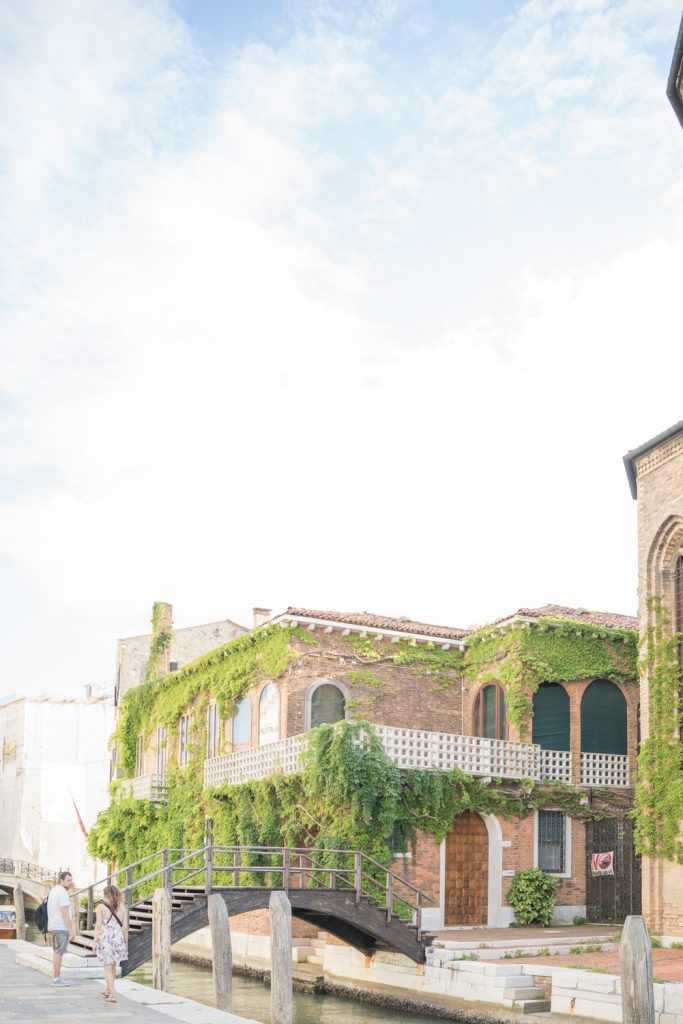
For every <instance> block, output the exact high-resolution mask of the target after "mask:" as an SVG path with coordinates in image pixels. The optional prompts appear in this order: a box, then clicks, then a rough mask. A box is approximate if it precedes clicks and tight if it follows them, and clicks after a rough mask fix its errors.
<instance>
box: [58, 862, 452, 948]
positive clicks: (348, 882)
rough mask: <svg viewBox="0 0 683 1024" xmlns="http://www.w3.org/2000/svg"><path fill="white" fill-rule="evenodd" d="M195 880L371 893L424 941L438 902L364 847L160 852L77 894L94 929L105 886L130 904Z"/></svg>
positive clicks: (222, 885)
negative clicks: (426, 921) (429, 906)
mask: <svg viewBox="0 0 683 1024" xmlns="http://www.w3.org/2000/svg"><path fill="white" fill-rule="evenodd" d="M176 855H180V856H176ZM155 883H156V884H155ZM189 883H192V885H193V886H198V887H200V888H201V889H203V891H204V892H205V893H206V894H207V895H208V894H210V893H211V892H213V890H214V889H228V888H243V887H266V888H271V889H284V891H285V892H288V891H290V890H291V889H327V890H337V889H341V890H346V891H348V892H352V893H353V896H354V901H355V903H356V905H357V906H358V905H359V904H360V902H361V899H363V897H366V898H368V899H369V900H371V901H372V902H373V903H375V904H376V905H377V906H380V907H382V908H383V909H385V910H386V914H387V922H390V921H391V919H392V916H393V917H399V918H401V919H403V920H413V921H414V923H415V925H416V928H417V936H418V939H419V938H420V937H421V934H422V909H423V907H424V906H425V904H426V903H432V902H433V900H432V898H431V897H430V896H427V895H426V894H425V893H424V892H422V891H421V890H420V889H418V887H417V886H415V885H413V883H412V882H409V881H408V879H406V878H403V877H402V876H400V875H397V874H396V873H395V872H394V871H392V870H391V868H389V867H387V866H386V865H384V864H380V863H379V861H376V860H374V859H373V858H372V857H369V856H367V854H365V853H362V852H361V851H358V850H329V849H314V848H313V849H312V848H308V847H278V846H217V845H207V846H203V847H200V848H197V849H178V848H168V849H164V850H159V851H157V852H156V853H152V854H149V855H148V856H147V857H143V858H142V859H141V860H138V861H135V863H133V864H128V865H126V867H123V868H120V869H118V870H116V871H113V872H112V874H111V875H108V876H107V877H106V878H104V879H101V880H100V881H99V882H95V883H94V884H93V885H90V886H88V887H87V888H85V889H81V890H80V891H79V892H77V893H75V894H74V895H75V896H76V897H79V898H80V897H81V896H85V897H86V905H87V910H86V922H87V925H86V926H87V928H88V929H91V928H92V927H93V921H94V907H95V900H96V897H97V895H98V893H99V891H100V890H101V889H102V888H103V887H104V886H105V885H109V884H113V885H117V887H118V888H120V889H121V891H122V892H123V895H124V898H125V900H126V905H127V906H128V907H129V908H130V907H132V906H135V905H136V903H137V902H141V901H144V900H145V899H147V898H148V897H149V895H150V893H151V892H152V891H153V890H154V889H155V888H159V887H165V888H168V889H173V888H174V887H175V888H179V887H181V886H186V885H188V884H189Z"/></svg>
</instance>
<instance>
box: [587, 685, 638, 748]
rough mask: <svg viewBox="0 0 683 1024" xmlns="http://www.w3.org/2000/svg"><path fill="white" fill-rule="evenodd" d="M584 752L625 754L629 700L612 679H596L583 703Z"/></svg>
mask: <svg viewBox="0 0 683 1024" xmlns="http://www.w3.org/2000/svg"><path fill="white" fill-rule="evenodd" d="M581 750H585V752H586V753H587V754H625V753H627V747H626V700H625V698H624V695H623V693H622V692H621V690H620V689H619V687H618V686H615V684H614V683H611V682H610V681H609V679H596V680H595V682H594V683H591V684H590V686H589V687H588V688H587V689H586V691H585V693H584V695H583V700H582V701H581Z"/></svg>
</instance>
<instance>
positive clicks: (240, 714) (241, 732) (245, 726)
mask: <svg viewBox="0 0 683 1024" xmlns="http://www.w3.org/2000/svg"><path fill="white" fill-rule="evenodd" d="M232 742H233V744H234V746H236V747H238V746H240V745H241V744H244V743H251V701H250V700H249V698H248V697H244V698H243V700H241V701H240V702H239V704H238V705H237V707H236V708H235V713H234V715H233V717H232Z"/></svg>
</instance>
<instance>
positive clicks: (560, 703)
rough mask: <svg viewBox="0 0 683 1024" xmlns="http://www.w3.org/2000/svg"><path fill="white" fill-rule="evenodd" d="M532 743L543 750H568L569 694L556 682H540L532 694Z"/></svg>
mask: <svg viewBox="0 0 683 1024" xmlns="http://www.w3.org/2000/svg"><path fill="white" fill-rule="evenodd" d="M531 741H532V743H538V744H540V746H541V747H542V748H543V750H569V749H570V747H569V694H568V693H567V691H566V690H565V689H564V687H563V686H560V685H559V684H558V683H542V684H541V685H540V686H539V688H538V689H537V690H536V693H535V694H534V718H533V725H532V737H531Z"/></svg>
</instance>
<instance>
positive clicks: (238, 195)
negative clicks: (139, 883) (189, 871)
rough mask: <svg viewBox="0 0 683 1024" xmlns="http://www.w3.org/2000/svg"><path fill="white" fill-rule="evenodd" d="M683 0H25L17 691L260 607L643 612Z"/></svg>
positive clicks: (13, 112)
mask: <svg viewBox="0 0 683 1024" xmlns="http://www.w3.org/2000/svg"><path fill="white" fill-rule="evenodd" d="M680 16H681V4H680V0H618V2H615V0H528V2H513V0H490V2H489V0H250V2H249V3H244V2H238V0H147V2H141V0H110V2H108V3H107V4H97V3H93V2H92V0H52V2H51V3H49V4H46V3H44V2H43V0H5V2H4V3H3V4H2V5H0V109H2V111H3V116H2V118H0V232H1V237H2V240H3V244H2V246H0V436H1V440H2V448H1V452H2V454H1V456H0V578H1V580H2V587H1V589H0V622H1V623H2V647H3V677H4V678H3V680H2V684H1V685H0V695H1V694H2V693H5V694H9V693H17V694H21V693H26V694H38V693H44V692H47V693H58V694H67V695H69V694H70V695H78V694H82V692H83V686H84V685H85V684H92V683H95V684H106V685H111V683H112V681H113V671H114V657H115V643H116V638H117V637H122V636H129V635H134V634H138V633H144V632H147V631H148V630H149V622H150V614H151V607H152V603H153V602H154V601H156V600H163V601H169V602H171V603H172V604H173V606H174V620H175V624H176V626H187V625H192V624H194V623H199V622H211V621H216V620H218V619H222V618H231V619H233V620H235V621H237V622H239V623H242V624H244V625H249V624H250V622H251V609H252V607H253V606H255V605H258V606H263V607H267V608H272V609H273V610H274V611H276V612H277V611H283V610H284V609H285V608H286V607H287V606H288V605H295V606H304V607H308V608H321V609H334V610H341V611H364V610H367V611H374V612H377V613H381V614H385V615H407V616H410V617H412V618H414V619H418V620H422V621H426V622H433V623H438V624H445V625H453V626H463V627H465V626H471V625H475V624H482V623H485V622H487V621H490V620H491V619H493V618H495V617H498V616H501V615H505V614H509V613H511V612H513V611H514V610H516V609H517V608H519V607H522V606H526V607H534V606H538V605H542V604H545V603H549V602H550V603H559V604H567V605H572V606H580V607H585V608H591V609H596V610H609V611H615V612H623V613H631V614H635V612H636V610H637V564H636V508H635V502H634V501H633V500H632V499H631V496H630V492H629V488H628V484H627V480H626V475H625V472H624V468H623V463H622V457H623V455H624V454H625V452H626V451H627V450H629V449H631V448H634V447H636V446H638V445H639V444H641V443H643V442H644V441H646V440H647V439H649V438H650V437H652V436H654V435H656V434H657V433H659V432H660V431H662V430H664V429H666V428H667V427H669V426H670V425H672V424H673V423H675V422H677V421H678V420H680V419H683V405H682V400H681V394H682V390H681V370H682V369H683V345H681V333H682V332H681V308H680V267H681V265H682V264H683V132H681V130H680V127H679V125H678V123H677V121H676V119H675V116H674V114H673V111H672V110H671V108H670V106H669V103H668V101H667V99H666V96H665V86H666V78H667V74H668V69H669V65H670V62H671V55H672V52H673V48H674V43H675V39H676V33H677V30H678V24H679V20H680Z"/></svg>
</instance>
